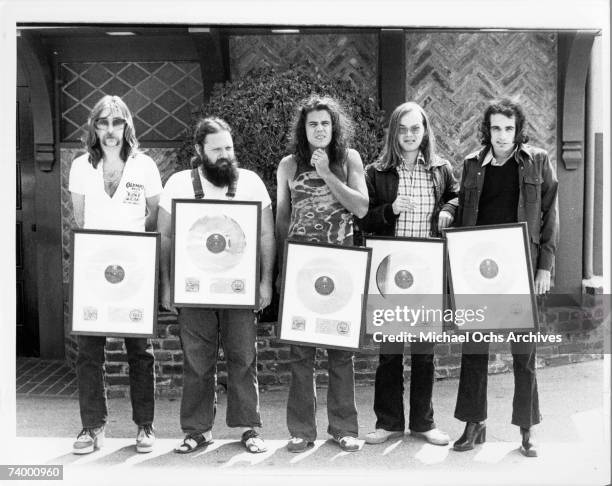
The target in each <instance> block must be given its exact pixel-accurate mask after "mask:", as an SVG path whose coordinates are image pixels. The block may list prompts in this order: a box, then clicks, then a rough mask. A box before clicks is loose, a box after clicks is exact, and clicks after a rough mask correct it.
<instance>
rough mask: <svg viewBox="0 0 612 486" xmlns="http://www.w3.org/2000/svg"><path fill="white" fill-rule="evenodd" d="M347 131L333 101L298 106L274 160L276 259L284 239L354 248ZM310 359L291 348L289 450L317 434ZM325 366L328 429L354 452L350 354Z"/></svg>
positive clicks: (356, 206) (355, 207)
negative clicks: (283, 149)
mask: <svg viewBox="0 0 612 486" xmlns="http://www.w3.org/2000/svg"><path fill="white" fill-rule="evenodd" d="M352 133H353V127H352V121H351V120H350V118H349V117H348V116H347V115H346V114H345V112H344V110H343V109H342V107H341V106H340V105H339V103H338V102H337V101H336V100H334V99H332V98H329V97H320V96H311V97H310V98H309V99H307V100H305V101H304V102H302V103H301V105H300V107H299V109H298V112H297V115H296V118H295V121H294V123H293V130H292V145H291V155H288V156H287V157H285V158H283V160H281V162H280V164H279V167H278V172H277V182H278V185H277V214H276V235H277V244H278V248H279V251H278V252H277V254H278V256H279V258H282V251H280V250H281V249H282V247H283V245H284V243H285V240H286V239H287V238H292V239H295V240H302V241H310V242H317V243H328V244H329V243H331V244H335V245H343V246H351V245H353V216H357V217H363V216H365V214H366V212H367V210H368V196H367V194H368V193H367V188H366V184H365V179H364V173H363V163H362V162H361V157H360V156H359V154H358V153H357V152H356V151H355V150H353V149H351V148H349V144H350V141H351V137H352ZM279 263H280V265H279V267H282V262H280V260H279ZM315 354H316V348H314V347H310V346H299V345H292V346H291V386H290V388H289V400H288V403H287V426H288V428H289V432H290V434H291V439H290V441H289V443H288V445H287V447H288V449H289V450H290V451H291V452H302V451H304V450H306V449H307V448H308V447H310V446H312V444H313V442H314V440H315V438H316V434H317V427H316V420H315V414H316V389H315V382H314V379H313V378H314V367H315ZM327 362H328V369H329V384H328V389H327V415H328V421H329V426H328V429H327V430H328V432H329V434H330V435H331V436H332V437H333V439H334V441H336V442H337V443H338V444H339V446H340V447H341V448H342V449H343V450H344V451H356V450H359V449H360V448H361V446H362V442H361V441H359V440H358V439H357V435H358V432H359V430H358V429H359V427H358V422H357V408H356V406H355V383H354V369H353V354H352V353H351V352H350V351H342V350H337V349H328V350H327Z"/></svg>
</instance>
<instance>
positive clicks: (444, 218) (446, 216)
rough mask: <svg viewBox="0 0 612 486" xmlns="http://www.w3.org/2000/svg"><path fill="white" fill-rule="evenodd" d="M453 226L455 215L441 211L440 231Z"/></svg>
mask: <svg viewBox="0 0 612 486" xmlns="http://www.w3.org/2000/svg"><path fill="white" fill-rule="evenodd" d="M451 224H453V215H452V214H451V213H449V212H448V211H440V215H439V216H438V231H442V230H443V229H444V228H448V227H449V226H450V225H451Z"/></svg>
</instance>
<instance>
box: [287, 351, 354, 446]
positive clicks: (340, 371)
mask: <svg viewBox="0 0 612 486" xmlns="http://www.w3.org/2000/svg"><path fill="white" fill-rule="evenodd" d="M315 354H316V348H314V347H311V346H295V345H293V346H291V386H290V387H289V400H288V401H287V427H288V428H289V433H290V434H291V436H292V437H299V438H302V439H305V440H307V441H314V440H315V439H316V438H317V423H316V409H317V392H316V382H315V376H314V368H315ZM327 362H328V372H329V383H328V386H327V420H328V424H329V425H328V427H327V432H328V433H329V434H330V435H332V436H333V437H344V436H347V435H350V436H352V437H357V435H358V433H359V424H358V422H357V407H356V405H355V374H354V370H353V353H352V352H350V351H342V350H337V349H328V350H327Z"/></svg>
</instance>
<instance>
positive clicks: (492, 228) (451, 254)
mask: <svg viewBox="0 0 612 486" xmlns="http://www.w3.org/2000/svg"><path fill="white" fill-rule="evenodd" d="M443 233H444V236H445V238H446V248H447V253H446V255H447V265H448V273H449V277H450V278H449V282H450V297H451V298H450V303H451V307H452V309H453V312H454V313H455V316H459V315H460V314H458V312H462V313H463V314H464V316H465V315H467V313H468V312H469V311H470V310H471V311H472V312H477V313H478V314H479V316H480V317H481V318H475V319H472V320H471V322H467V321H466V319H462V320H463V321H464V322H462V323H458V322H457V319H455V323H456V330H457V331H459V332H464V331H485V332H486V331H495V332H498V333H499V332H501V333H504V332H508V333H509V332H521V331H522V332H529V331H532V332H537V331H538V329H539V319H538V310H537V301H536V297H535V292H534V283H533V270H532V267H531V256H530V249H529V242H528V239H527V224H526V223H524V222H521V223H510V224H499V225H487V226H470V227H464V228H447V229H445V230H443ZM470 315H471V314H470Z"/></svg>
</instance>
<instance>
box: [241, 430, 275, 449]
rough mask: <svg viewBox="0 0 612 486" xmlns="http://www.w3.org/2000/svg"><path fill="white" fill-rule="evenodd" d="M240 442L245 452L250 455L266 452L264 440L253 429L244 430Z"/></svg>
mask: <svg viewBox="0 0 612 486" xmlns="http://www.w3.org/2000/svg"><path fill="white" fill-rule="evenodd" d="M240 442H241V443H242V445H243V446H244V447H245V448H246V450H247V451H249V452H251V453H252V454H258V453H260V452H266V451H267V450H268V448H267V447H266V443H265V442H264V440H263V439H262V438H261V437H260V436H259V434H258V433H257V431H255V430H253V429H249V430H245V431H244V433H243V434H242V438H241V439H240Z"/></svg>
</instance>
